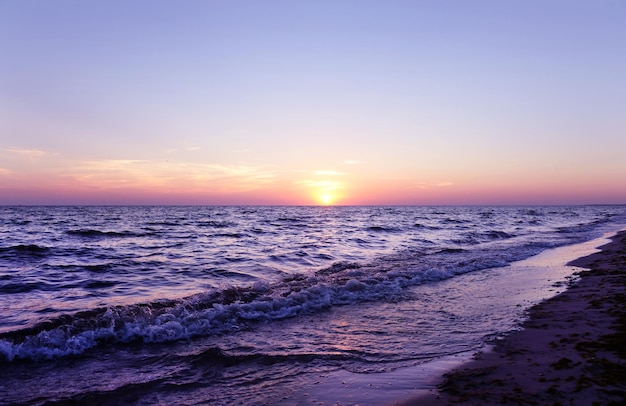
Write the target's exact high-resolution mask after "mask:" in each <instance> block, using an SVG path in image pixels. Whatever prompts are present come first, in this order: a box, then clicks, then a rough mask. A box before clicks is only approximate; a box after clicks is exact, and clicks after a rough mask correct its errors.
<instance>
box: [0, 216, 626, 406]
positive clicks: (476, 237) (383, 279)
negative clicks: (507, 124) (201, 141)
mask: <svg viewBox="0 0 626 406" xmlns="http://www.w3.org/2000/svg"><path fill="white" fill-rule="evenodd" d="M625 223H626V208H625V207H624V206H574V207H570V206H567V207H0V382H1V383H0V399H5V402H7V403H24V404H43V403H46V402H54V401H60V402H69V401H74V402H85V403H94V402H95V403H101V404H119V403H123V402H127V403H133V404H158V403H165V404H173V403H175V404H196V403H203V402H206V403H208V404H272V403H273V402H275V401H276V399H277V398H280V399H283V398H285V396H287V395H285V393H286V392H285V391H287V389H286V388H289V387H292V386H293V385H294V384H297V383H298V380H303V381H307V380H309V379H310V377H311V376H312V375H315V374H318V375H319V374H323V373H327V372H329V371H333V370H337V369H346V370H351V371H356V372H359V373H373V372H380V371H386V370H392V369H394V368H399V367H402V366H406V365H411V364H414V363H416V362H421V361H422V360H429V359H433V358H437V357H442V356H445V355H449V354H454V353H456V352H462V351H467V350H470V349H472V348H476V346H478V345H480V343H481V342H482V341H481V340H484V338H485V337H488V336H490V335H492V334H496V333H498V332H501V331H502V329H503V328H510V326H511V325H512V324H514V322H515V320H517V319H518V318H519V317H520V312H509V311H504V312H503V313H502V314H501V315H500V316H493V315H491V316H489V315H488V313H487V312H484V311H476V312H473V313H472V312H470V313H471V314H470V313H467V314H465V313H464V312H465V310H463V309H464V308H468V309H469V308H473V306H478V307H480V306H479V305H477V300H478V301H479V302H480V299H477V298H476V296H477V294H476V293H475V292H474V293H472V291H473V289H474V290H475V289H479V288H481V287H482V288H484V287H485V286H490V284H491V283H494V282H493V281H495V279H492V280H490V276H489V275H490V274H489V273H488V272H486V271H485V270H488V269H492V268H496V267H502V266H506V265H507V264H510V263H511V262H513V261H516V260H520V259H523V258H527V257H529V256H531V255H534V254H536V253H539V252H541V251H543V250H545V249H547V248H551V247H556V246H560V245H567V244H573V243H577V242H581V241H585V240H589V239H592V238H595V237H598V236H600V235H601V234H603V233H605V232H607V231H614V230H617V229H619V228H621V227H623V225H624V224H625ZM461 278H464V279H461ZM494 278H495V276H494ZM499 278H500V279H498V282H497V283H502V282H501V281H502V278H504V279H503V280H505V281H506V280H507V277H506V275H504V276H503V275H499ZM508 279H511V280H513V279H514V278H512V277H510V278H508ZM443 281H449V282H447V283H448V284H447V285H445V284H443ZM454 281H459V283H460V281H463V283H462V284H460V286H461V287H459V286H457V287H454V288H451V286H452V285H450V283H452V282H454ZM469 285H471V286H469ZM463 286H465V287H463ZM459 289H460V290H459ZM451 292H456V293H451ZM482 292H483V293H481V295H483V296H484V295H485V294H484V290H483V291H482ZM493 292H494V293H493V294H494V295H497V294H498V290H497V289H494V290H493ZM450 295H452V296H454V298H453V297H452V296H450ZM459 298H460V300H461V302H459V301H458V300H459ZM453 299H454V303H457V304H455V305H454V306H453V305H452V304H451V303H452V302H453ZM446 303H449V304H450V305H449V306H446ZM458 303H466V304H467V305H468V306H464V305H460V307H459V305H458ZM469 304H472V306H469ZM448 307H449V308H448ZM495 313H497V312H495ZM507 326H508V327H507ZM59 380H62V381H63V382H64V385H61V386H59V385H58V382H59ZM287 397H288V396H287ZM0 403H2V400H0Z"/></svg>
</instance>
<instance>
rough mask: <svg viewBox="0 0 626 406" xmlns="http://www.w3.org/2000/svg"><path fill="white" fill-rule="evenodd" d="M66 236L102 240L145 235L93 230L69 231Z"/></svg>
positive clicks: (145, 234)
mask: <svg viewBox="0 0 626 406" xmlns="http://www.w3.org/2000/svg"><path fill="white" fill-rule="evenodd" d="M67 234H69V235H74V236H78V237H83V238H104V237H117V238H121V237H145V236H147V235H149V234H147V233H135V232H132V231H100V230H94V229H80V230H69V231H67Z"/></svg>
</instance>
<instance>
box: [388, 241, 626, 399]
mask: <svg viewBox="0 0 626 406" xmlns="http://www.w3.org/2000/svg"><path fill="white" fill-rule="evenodd" d="M611 240H612V242H610V243H609V244H606V245H604V246H602V247H600V249H601V251H600V252H597V253H594V254H592V255H589V256H586V257H583V258H579V259H577V260H575V261H572V262H570V263H569V264H568V265H572V266H578V267H582V268H586V269H587V270H584V271H581V272H580V278H579V279H578V280H577V281H576V282H575V283H573V284H572V286H570V287H569V288H568V289H567V290H566V291H565V292H563V293H561V294H559V295H558V296H555V297H554V298H552V299H549V300H547V301H545V302H542V303H540V304H538V305H536V306H534V307H533V308H532V309H531V310H530V312H529V319H528V321H526V322H525V323H524V324H523V329H522V330H519V331H514V332H512V333H510V334H509V335H507V336H506V337H505V338H504V339H503V340H501V341H499V342H497V343H496V344H495V345H494V347H493V348H492V349H491V350H490V351H487V352H483V353H479V354H477V355H476V356H475V357H474V359H473V360H472V361H470V362H469V363H467V364H464V365H463V366H462V367H460V368H458V369H456V370H454V371H453V372H451V373H448V374H446V375H444V379H443V382H442V383H441V384H440V385H439V386H438V390H437V391H431V392H430V393H428V394H427V395H422V396H420V397H417V398H413V399H409V400H406V401H402V402H395V403H393V404H394V405H401V406H413V405H452V404H454V405H456V404H467V405H485V404H518V405H545V404H551V405H552V404H554V405H557V404H558V405H594V404H597V405H607V404H624V403H625V402H626V378H624V377H626V232H624V231H622V232H620V233H618V234H617V235H615V236H614V237H612V238H611Z"/></svg>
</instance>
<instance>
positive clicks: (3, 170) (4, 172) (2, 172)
mask: <svg viewBox="0 0 626 406" xmlns="http://www.w3.org/2000/svg"><path fill="white" fill-rule="evenodd" d="M11 173H13V171H11V170H9V169H6V168H0V175H10V174H11Z"/></svg>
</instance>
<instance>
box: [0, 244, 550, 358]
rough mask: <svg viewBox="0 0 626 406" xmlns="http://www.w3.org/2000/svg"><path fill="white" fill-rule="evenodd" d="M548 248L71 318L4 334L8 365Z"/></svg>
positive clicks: (377, 265)
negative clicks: (18, 361) (13, 362)
mask: <svg viewBox="0 0 626 406" xmlns="http://www.w3.org/2000/svg"><path fill="white" fill-rule="evenodd" d="M542 248H545V246H542V247H539V246H526V247H517V248H509V249H503V250H501V251H499V252H498V251H494V250H480V249H475V250H461V249H456V248H446V249H438V250H433V251H432V252H412V251H407V252H402V253H398V254H396V255H393V256H387V257H383V258H380V259H378V260H376V261H374V262H372V263H369V264H359V263H356V262H338V263H335V264H333V265H332V266H330V267H327V268H324V269H321V270H319V271H317V272H315V273H314V274H311V275H304V274H295V275H289V276H287V277H285V278H284V279H283V280H282V281H280V282H278V283H275V284H269V283H267V282H256V283H255V284H254V285H252V286H248V287H229V288H225V289H221V290H220V289H216V290H212V291H208V292H205V293H201V294H196V295H193V296H190V297H187V298H185V299H180V300H159V301H154V302H150V303H143V304H136V305H129V306H112V307H107V308H98V309H93V310H91V311H86V312H80V313H76V314H73V315H63V316H60V317H57V318H55V319H52V320H49V321H46V322H44V323H39V324H37V325H35V326H33V327H30V328H26V329H21V330H16V331H12V332H6V333H2V334H0V362H12V361H15V360H40V359H51V358H56V357H63V356H68V355H77V354H82V353H84V352H85V351H87V350H89V349H91V348H95V347H98V346H103V345H111V344H123V343H133V342H142V343H163V342H171V341H177V340H182V339H190V338H194V337H202V336H213V335H218V334H225V333H229V332H233V331H239V330H242V329H248V328H250V327H251V326H252V325H253V324H254V323H257V322H270V321H272V320H281V319H285V318H291V317H296V316H298V315H303V314H311V313H315V312H319V311H323V310H326V309H329V308H331V307H333V306H344V305H350V304H355V303H360V302H370V301H390V300H391V301H393V300H400V299H401V298H402V295H403V294H404V292H405V289H406V288H407V287H410V286H415V285H419V284H423V283H432V282H436V281H440V280H443V279H447V278H451V277H453V276H455V275H458V274H462V273H467V272H471V271H475V270H478V269H486V268H493V267H499V266H505V265H507V264H508V263H510V262H511V261H514V260H517V259H521V258H525V257H528V256H530V255H532V254H534V253H536V252H539V251H540V250H541V249H542Z"/></svg>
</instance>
